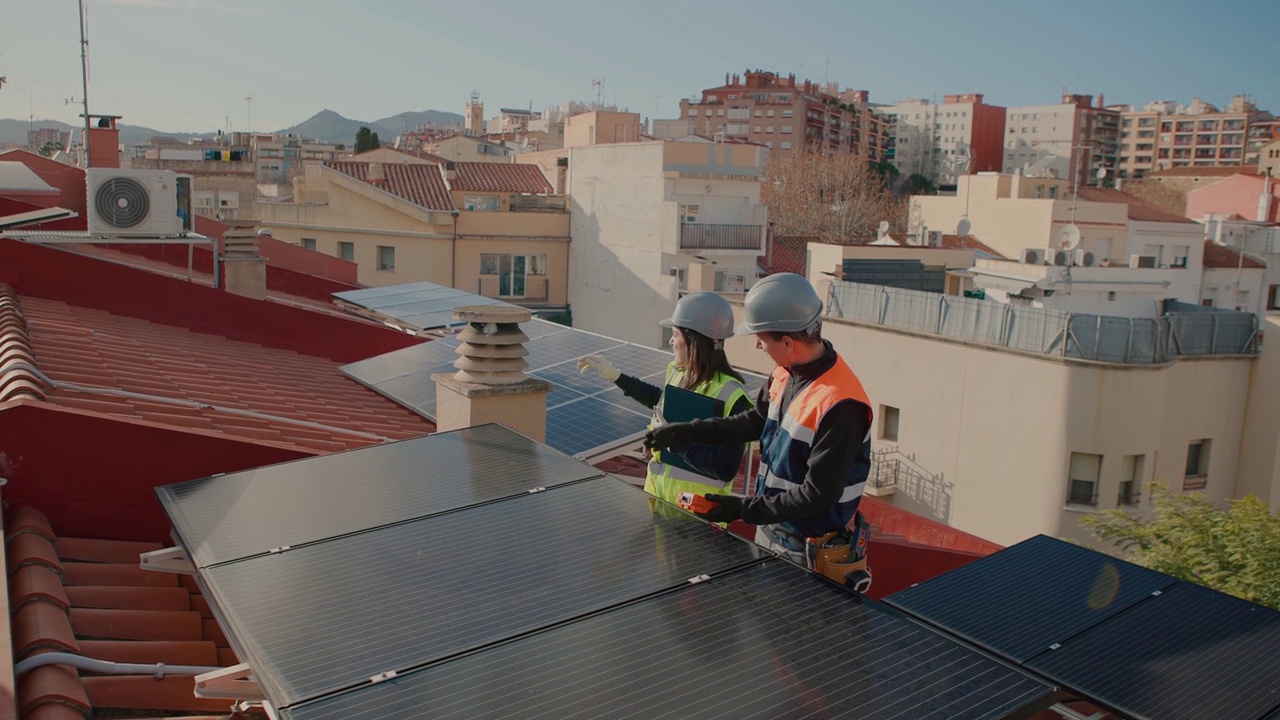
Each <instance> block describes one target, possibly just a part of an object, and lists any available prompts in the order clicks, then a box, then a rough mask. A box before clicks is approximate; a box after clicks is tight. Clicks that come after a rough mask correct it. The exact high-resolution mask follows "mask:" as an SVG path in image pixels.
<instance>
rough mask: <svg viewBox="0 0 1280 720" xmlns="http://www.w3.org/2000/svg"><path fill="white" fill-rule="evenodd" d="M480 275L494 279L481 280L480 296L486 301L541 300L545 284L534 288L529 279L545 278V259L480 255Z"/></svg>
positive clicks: (539, 256)
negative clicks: (487, 298) (489, 299)
mask: <svg viewBox="0 0 1280 720" xmlns="http://www.w3.org/2000/svg"><path fill="white" fill-rule="evenodd" d="M480 274H481V275H496V276H497V277H496V278H487V279H486V278H481V280H480V286H481V289H482V292H481V294H482V295H485V296H486V297H514V298H522V297H536V296H538V297H540V296H541V294H542V293H545V291H546V281H545V280H542V281H539V284H536V285H534V284H530V283H529V281H528V278H529V277H532V276H542V275H546V274H547V256H546V255H508V254H499V253H481V254H480Z"/></svg>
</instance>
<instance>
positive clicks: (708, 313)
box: [658, 292, 733, 340]
mask: <svg viewBox="0 0 1280 720" xmlns="http://www.w3.org/2000/svg"><path fill="white" fill-rule="evenodd" d="M658 324H659V325H662V326H664V327H678V328H683V329H685V330H693V331H694V332H697V333H701V334H703V335H706V336H707V337H709V338H711V339H712V340H724V339H726V338H731V337H733V308H732V307H730V306H729V301H728V300H725V299H724V298H722V297H720V296H719V295H717V294H715V293H713V292H696V293H689V294H688V295H685V296H684V297H682V298H680V301H679V302H677V303H676V309H675V312H673V313H671V317H669V318H667V319H666V320H663V321H662V322H660V323H658Z"/></svg>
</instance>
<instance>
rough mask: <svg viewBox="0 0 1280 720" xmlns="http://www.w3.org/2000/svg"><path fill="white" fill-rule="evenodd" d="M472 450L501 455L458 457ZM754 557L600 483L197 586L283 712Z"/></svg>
mask: <svg viewBox="0 0 1280 720" xmlns="http://www.w3.org/2000/svg"><path fill="white" fill-rule="evenodd" d="M472 449H473V450H474V451H475V452H477V453H478V454H481V455H484V454H487V453H489V452H492V451H498V450H500V448H498V447H497V446H484V447H475V448H459V451H465V450H472ZM441 459H443V458H441ZM583 469H584V470H585V469H586V468H583ZM578 474H579V475H580V474H581V470H580V471H579V473H578ZM456 484H458V485H465V483H462V482H457V483H456ZM334 504H335V505H341V503H334ZM299 514H302V513H299ZM761 552H762V551H760V550H759V549H758V548H757V547H756V546H755V545H754V544H752V543H748V542H746V541H743V540H741V539H739V538H736V537H733V536H730V535H727V534H724V533H719V532H715V531H713V530H711V529H710V528H708V526H707V525H706V524H705V523H703V522H700V521H698V520H696V519H694V518H693V517H692V516H688V515H683V514H681V515H678V516H667V515H660V514H655V513H653V512H652V511H651V510H650V508H649V503H648V502H647V500H646V496H645V495H644V493H643V492H642V491H640V490H638V489H636V488H634V487H631V486H629V485H627V484H626V483H624V482H622V481H620V480H618V479H617V478H613V477H598V478H596V479H592V480H586V481H583V482H578V483H569V484H564V483H561V484H559V485H557V486H556V487H552V488H550V489H548V490H546V491H543V492H536V493H525V494H523V495H521V496H519V497H511V498H507V499H504V500H502V501H500V502H493V503H486V504H482V505H475V506H472V507H468V508H465V509H461V510H458V511H456V512H449V513H444V514H438V515H434V516H432V517H427V518H422V519H419V520H415V521H412V522H405V523H400V524H396V525H389V526H384V527H379V528H377V529H373V530H369V531H367V532H361V533H356V534H353V535H348V536H345V537H341V538H337V539H334V540H329V541H325V542H320V543H315V544H312V545H309V546H306V547H301V548H295V549H291V550H288V551H286V552H281V553H276V554H272V555H266V556H260V557H254V558H249V559H245V560H241V561H238V562H232V563H225V564H222V565H218V566H215V567H212V568H205V569H204V570H203V571H202V576H203V577H204V579H205V582H206V583H207V584H208V586H209V591H210V593H211V595H212V597H213V598H214V600H215V602H216V603H217V604H218V606H219V607H220V608H221V609H222V613H223V615H222V616H223V618H224V619H225V620H226V621H227V627H228V628H229V629H230V630H231V632H233V633H234V635H235V636H236V637H237V638H238V640H239V642H238V645H239V646H240V647H241V648H242V649H243V651H244V652H245V653H246V656H247V657H246V658H245V659H246V661H247V662H249V663H250V665H251V666H252V667H253V668H254V671H255V673H256V674H257V676H258V678H259V681H260V682H261V683H262V684H263V686H264V687H265V688H266V689H267V690H268V691H269V693H270V696H271V697H272V699H273V700H275V701H276V702H278V703H279V704H280V705H281V706H287V705H293V704H295V703H298V702H301V701H304V700H306V699H310V698H315V697H317V696H319V695H322V694H326V693H330V692H334V691H338V690H342V689H345V688H351V687H354V686H358V685H361V684H363V683H367V682H368V681H369V679H370V678H371V677H373V676H375V675H378V674H380V673H383V672H387V671H394V672H404V671H406V670H407V669H409V668H413V667H417V666H420V665H423V664H426V663H430V662H434V661H437V660H440V659H443V658H446V657H450V656H453V655H456V654H458V653H462V652H466V651H469V650H474V649H476V648H480V647H483V646H486V645H488V644H490V643H493V642H496V641H500V640H504V639H507V638H510V637H516V636H519V635H521V634H523V633H526V632H530V631H533V630H537V629H540V628H545V627H548V626H551V625H554V624H557V623H560V622H563V621H566V620H570V619H572V618H574V617H578V616H581V615H584V614H589V613H592V612H596V611H599V610H602V609H605V608H608V607H610V606H613V605H616V604H618V603H621V602H626V601H630V600H633V599H635V598H639V597H645V596H647V595H650V594H653V593H656V592H660V591H662V590H665V589H669V588H673V587H678V586H681V585H686V584H688V582H689V580H690V578H694V577H696V576H699V575H701V574H716V573H719V572H723V571H725V570H727V569H730V568H733V567H738V566H742V565H745V564H748V563H752V562H756V561H758V560H759V558H760V557H761ZM384 717H387V716H384Z"/></svg>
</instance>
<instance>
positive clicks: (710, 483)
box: [648, 460, 725, 490]
mask: <svg viewBox="0 0 1280 720" xmlns="http://www.w3.org/2000/svg"><path fill="white" fill-rule="evenodd" d="M648 471H649V476H650V477H666V478H670V479H672V480H679V481H680V482H691V483H698V484H699V485H706V486H707V487H709V488H711V489H713V490H721V489H723V488H724V486H725V483H724V482H723V481H721V480H718V479H716V478H709V477H707V476H706V475H700V474H698V473H695V472H689V471H688V470H685V469H684V468H680V467H676V466H674V465H668V464H666V463H664V462H658V461H656V460H651V461H650V462H649V468H648Z"/></svg>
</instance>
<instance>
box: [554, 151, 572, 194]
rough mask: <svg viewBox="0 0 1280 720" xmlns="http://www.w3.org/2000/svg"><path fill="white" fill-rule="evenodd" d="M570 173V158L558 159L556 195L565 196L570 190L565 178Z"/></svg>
mask: <svg viewBox="0 0 1280 720" xmlns="http://www.w3.org/2000/svg"><path fill="white" fill-rule="evenodd" d="M568 173H569V158H567V157H562V158H556V194H557V195H563V194H565V193H566V192H567V191H568V190H567V188H566V184H565V177H566V176H567V175H568Z"/></svg>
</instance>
